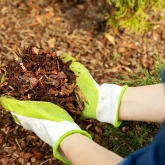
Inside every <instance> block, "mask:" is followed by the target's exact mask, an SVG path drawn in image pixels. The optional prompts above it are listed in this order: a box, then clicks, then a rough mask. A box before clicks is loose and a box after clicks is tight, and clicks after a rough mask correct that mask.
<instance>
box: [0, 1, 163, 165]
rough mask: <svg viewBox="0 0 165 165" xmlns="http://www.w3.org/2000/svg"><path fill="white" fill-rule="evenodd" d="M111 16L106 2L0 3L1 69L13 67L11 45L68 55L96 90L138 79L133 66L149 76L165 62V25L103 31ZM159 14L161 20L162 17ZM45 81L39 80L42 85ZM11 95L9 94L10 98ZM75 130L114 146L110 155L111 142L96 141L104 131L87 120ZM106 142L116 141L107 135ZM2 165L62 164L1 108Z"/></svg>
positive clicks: (48, 149)
mask: <svg viewBox="0 0 165 165" xmlns="http://www.w3.org/2000/svg"><path fill="white" fill-rule="evenodd" d="M110 11H112V9H111V8H110V7H109V6H108V5H107V3H106V1H105V0H101V1H93V0H88V1H85V0H73V1H69V0H66V1H63V0H53V1H50V0H47V1H45V0H40V1H35V0H29V1H22V0H14V1H11V0H8V1H0V25H1V26H0V66H3V67H5V66H8V62H9V63H10V64H11V61H13V47H14V46H15V45H16V46H17V47H20V48H22V47H27V46H29V45H31V44H33V43H35V45H36V46H37V47H39V48H43V49H44V50H51V51H52V50H55V53H56V54H57V55H59V54H61V53H63V52H69V53H70V54H72V55H73V56H74V57H75V58H76V59H78V60H79V61H80V62H81V63H82V64H84V65H85V66H86V67H87V68H88V69H89V71H90V73H91V75H92V76H93V78H94V79H95V80H96V82H97V83H99V84H102V83H104V82H107V81H109V82H111V79H112V78H118V79H121V76H123V75H124V76H129V74H130V73H136V72H137V71H138V67H137V64H138V65H140V66H142V67H143V68H145V69H147V70H149V71H150V73H152V70H153V64H154V56H155V54H159V55H160V56H161V57H162V59H163V60H165V54H164V52H165V46H164V45H165V28H164V27H165V22H164V20H160V21H159V22H157V24H156V25H155V26H154V28H153V29H151V30H149V31H147V32H146V33H145V34H143V35H139V34H130V33H129V32H127V31H119V30H117V29H110V30H109V31H107V30H106V26H105V22H106V21H105V15H106V13H110ZM160 13H161V14H164V11H161V12H160ZM20 63H21V61H20ZM19 66H20V65H19ZM62 72H64V71H62ZM15 74H17V73H15ZM40 74H41V73H40ZM64 74H65V72H64ZM65 75H66V74H65ZM38 76H40V75H38ZM48 76H50V74H49V75H48ZM0 77H1V71H0ZM27 77H28V76H27ZM33 78H34V79H30V80H29V82H28V83H29V84H30V82H31V85H32V86H33V85H34V84H33V80H34V82H36V81H35V80H36V79H35V76H34V77H33ZM45 79H46V77H43V79H41V82H42V81H43V80H45ZM37 85H38V84H37ZM21 86H22V85H21ZM33 88H34V89H35V88H36V87H33ZM12 90H13V89H10V90H9V92H11V93H12ZM59 91H60V90H59ZM29 92H31V94H29V95H25V96H24V97H31V98H30V99H32V94H34V93H33V92H32V91H31V89H30V90H29ZM42 94H43V93H42ZM15 95H16V94H15ZM22 96H23V95H22ZM33 96H34V95H33ZM17 98H18V97H17ZM22 99H23V98H22ZM24 99H25V98H24ZM79 125H80V126H81V127H82V128H83V129H85V130H87V131H88V132H89V133H90V134H91V135H92V137H93V139H94V140H95V141H96V142H98V143H100V144H101V145H104V143H103V142H101V140H105V142H106V144H107V143H109V144H110V146H112V147H110V148H109V149H111V150H112V151H113V150H114V147H113V143H112V142H111V140H107V139H101V140H100V138H101V136H100V132H104V125H102V124H101V123H99V122H98V121H93V120H85V121H83V123H81V122H80V123H79ZM98 132H99V133H98ZM152 134H154V133H152ZM108 136H110V138H109V139H115V137H113V135H111V133H109V134H108ZM115 143H118V140H116V141H115ZM122 146H123V145H122ZM119 147H120V146H119ZM0 164H3V165H22V164H23V165H52V164H53V165H62V164H63V163H62V162H60V161H58V160H56V159H55V158H54V157H53V155H52V148H51V147H49V146H48V145H47V144H45V143H44V142H43V141H41V140H40V139H39V138H38V137H37V136H36V135H35V134H34V133H32V132H31V131H27V130H24V129H23V128H22V127H21V126H18V125H17V124H16V123H15V122H14V121H13V118H12V116H11V114H10V113H9V112H7V111H5V110H4V109H3V108H2V107H0Z"/></svg>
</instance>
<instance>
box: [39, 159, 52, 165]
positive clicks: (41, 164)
mask: <svg viewBox="0 0 165 165" xmlns="http://www.w3.org/2000/svg"><path fill="white" fill-rule="evenodd" d="M48 161H50V163H51V159H47V160H45V161H44V162H42V163H40V164H39V165H43V164H44V163H46V162H48Z"/></svg>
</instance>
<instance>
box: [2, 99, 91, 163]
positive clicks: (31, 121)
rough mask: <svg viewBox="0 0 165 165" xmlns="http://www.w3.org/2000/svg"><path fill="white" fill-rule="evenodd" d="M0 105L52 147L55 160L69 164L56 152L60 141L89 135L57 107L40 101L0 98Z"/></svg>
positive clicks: (60, 153)
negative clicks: (72, 136)
mask: <svg viewBox="0 0 165 165" xmlns="http://www.w3.org/2000/svg"><path fill="white" fill-rule="evenodd" d="M0 104H1V105H2V106H3V107H4V108H5V109H6V110H8V111H10V112H11V114H12V115H13V117H14V119H15V121H16V122H17V123H19V124H20V125H22V126H23V127H24V128H25V129H28V130H31V131H33V132H34V133H35V134H36V135H37V136H38V137H40V138H41V139H42V140H43V141H45V142H46V143H47V144H49V145H50V146H51V147H53V155H54V157H55V158H57V159H59V160H61V161H63V162H64V163H66V164H70V162H69V161H68V160H67V158H66V157H65V156H64V154H63V153H62V152H60V151H59V150H58V148H59V146H60V143H61V142H62V140H63V139H64V138H65V137H67V136H69V135H71V134H74V133H81V134H83V135H85V136H87V137H89V138H91V137H90V135H89V134H88V133H87V132H85V131H83V130H81V129H80V127H79V126H78V125H77V124H76V123H75V122H74V121H73V119H72V118H71V116H70V115H69V114H68V113H67V112H66V111H65V110H64V109H62V108H60V107H59V106H57V105H55V104H53V103H49V102H42V101H19V100H16V99H13V98H9V97H5V96H1V97H0Z"/></svg>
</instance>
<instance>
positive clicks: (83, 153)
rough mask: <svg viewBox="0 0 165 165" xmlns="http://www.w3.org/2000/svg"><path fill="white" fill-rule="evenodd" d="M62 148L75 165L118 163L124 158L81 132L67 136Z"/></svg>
mask: <svg viewBox="0 0 165 165" xmlns="http://www.w3.org/2000/svg"><path fill="white" fill-rule="evenodd" d="M60 148H61V150H62V151H63V152H64V154H65V155H66V157H67V158H68V159H69V161H71V162H72V164H73V165H93V164H94V165H103V164H108V165H116V164H117V163H118V162H120V161H121V160H122V158H121V157H120V156H118V155H116V154H115V153H113V152H111V151H109V150H107V149H105V148H103V147H101V146H99V145H98V144H96V143H95V142H93V141H92V140H90V139H89V138H88V137H86V136H84V135H81V134H73V135H70V136H68V137H66V138H65V139H64V140H63V141H62V142H61V145H60Z"/></svg>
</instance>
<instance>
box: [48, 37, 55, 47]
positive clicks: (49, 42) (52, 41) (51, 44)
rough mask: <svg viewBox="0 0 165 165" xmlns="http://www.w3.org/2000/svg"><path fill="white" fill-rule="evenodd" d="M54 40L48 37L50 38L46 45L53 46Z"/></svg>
mask: <svg viewBox="0 0 165 165" xmlns="http://www.w3.org/2000/svg"><path fill="white" fill-rule="evenodd" d="M55 42H56V39H55V38H50V39H49V40H48V45H49V47H50V48H54V46H55Z"/></svg>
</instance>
